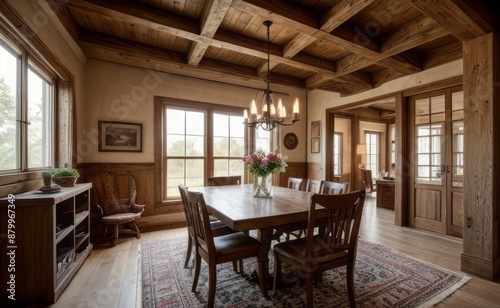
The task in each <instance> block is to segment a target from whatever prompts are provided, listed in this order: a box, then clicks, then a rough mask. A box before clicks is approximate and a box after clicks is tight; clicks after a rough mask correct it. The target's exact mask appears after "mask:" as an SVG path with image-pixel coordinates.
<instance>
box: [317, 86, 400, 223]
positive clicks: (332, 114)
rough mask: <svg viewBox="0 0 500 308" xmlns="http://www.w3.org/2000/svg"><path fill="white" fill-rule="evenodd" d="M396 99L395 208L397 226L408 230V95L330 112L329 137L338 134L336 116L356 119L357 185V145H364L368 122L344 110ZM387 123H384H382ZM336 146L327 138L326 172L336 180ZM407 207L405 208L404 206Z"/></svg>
mask: <svg viewBox="0 0 500 308" xmlns="http://www.w3.org/2000/svg"><path fill="white" fill-rule="evenodd" d="M391 97H394V98H395V101H396V118H395V130H396V168H395V172H396V185H395V206H394V214H395V220H394V223H395V224H396V225H398V226H406V225H408V219H407V217H408V214H407V211H408V208H407V207H406V200H407V192H406V190H407V187H406V186H407V180H406V178H407V177H408V167H407V162H406V149H407V146H406V136H407V127H406V125H405V123H406V118H407V116H406V107H405V100H404V94H403V93H402V92H397V93H392V94H389V95H384V96H380V97H375V98H371V99H367V100H363V101H359V102H356V103H353V104H348V105H344V106H339V107H335V108H329V109H326V136H331V135H332V134H333V133H334V131H335V130H334V128H335V126H334V122H335V120H334V118H335V116H342V117H347V118H351V119H352V121H353V122H352V125H351V127H352V136H353V137H352V138H353V140H352V149H351V161H352V163H351V178H352V179H353V183H356V182H355V179H356V178H357V177H358V176H359V169H358V161H357V160H356V145H357V144H358V143H359V142H360V140H359V135H360V134H359V123H358V121H359V120H364V119H363V118H361V117H357V116H353V115H350V114H346V113H345V112H344V110H346V109H347V108H351V107H356V106H359V107H362V106H363V105H365V104H367V103H369V102H371V101H375V100H381V99H386V98H391ZM381 122H383V121H381ZM332 149H333V146H332V144H331V138H327V140H326V157H327V159H326V160H325V167H326V168H325V169H326V178H327V179H328V178H329V177H331V178H333V174H332V172H333V171H332V170H333V169H332V168H333V164H332V162H331V160H330V159H328V157H331V155H332V154H333V153H332V151H333V150H332ZM355 189H360V187H356V186H355V185H353V190H355ZM403 205H405V206H403Z"/></svg>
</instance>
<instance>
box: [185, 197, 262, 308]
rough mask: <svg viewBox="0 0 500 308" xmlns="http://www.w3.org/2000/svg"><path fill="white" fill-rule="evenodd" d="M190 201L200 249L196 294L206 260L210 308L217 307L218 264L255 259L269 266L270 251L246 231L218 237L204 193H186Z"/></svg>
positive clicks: (208, 303)
mask: <svg viewBox="0 0 500 308" xmlns="http://www.w3.org/2000/svg"><path fill="white" fill-rule="evenodd" d="M186 198H187V203H188V209H189V212H190V215H192V218H193V229H194V234H195V236H194V241H195V247H196V250H197V253H196V254H195V257H196V262H195V273H194V278H193V286H192V291H193V292H196V287H197V285H198V278H199V276H200V266H201V259H203V260H205V262H206V263H207V265H208V301H207V307H213V306H214V302H215V289H216V282H217V268H216V267H217V264H221V263H226V262H231V261H236V260H242V259H246V258H251V257H257V262H258V263H260V264H262V263H265V259H266V257H267V250H266V249H265V247H264V245H262V243H261V242H260V241H258V240H257V239H255V238H253V237H251V236H249V235H247V234H245V233H243V232H236V233H231V234H226V235H221V236H218V237H214V235H213V230H212V228H211V227H210V220H209V217H208V210H207V205H206V203H205V199H204V198H203V194H202V193H200V192H192V191H186ZM258 276H259V284H260V290H261V292H262V295H263V296H264V297H266V298H268V294H267V288H266V284H265V282H264V279H263V277H262V276H261V275H258Z"/></svg>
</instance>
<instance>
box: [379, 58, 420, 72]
mask: <svg viewBox="0 0 500 308" xmlns="http://www.w3.org/2000/svg"><path fill="white" fill-rule="evenodd" d="M377 64H378V65H381V66H385V67H387V68H390V69H392V70H394V71H396V72H400V73H403V74H414V73H418V72H421V71H422V64H421V63H420V61H419V59H416V58H412V59H405V58H404V57H402V56H400V55H394V56H392V57H389V58H385V59H383V60H381V61H379V62H377Z"/></svg>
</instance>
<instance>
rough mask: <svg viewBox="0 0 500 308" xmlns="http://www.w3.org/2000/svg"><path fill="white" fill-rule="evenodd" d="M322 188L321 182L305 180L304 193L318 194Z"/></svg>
mask: <svg viewBox="0 0 500 308" xmlns="http://www.w3.org/2000/svg"><path fill="white" fill-rule="evenodd" d="M322 186H323V181H321V180H311V179H308V180H307V184H306V191H307V192H312V193H315V194H319V193H320V192H321V189H322Z"/></svg>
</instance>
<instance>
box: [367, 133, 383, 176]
mask: <svg viewBox="0 0 500 308" xmlns="http://www.w3.org/2000/svg"><path fill="white" fill-rule="evenodd" d="M365 141H366V169H368V170H372V177H373V178H376V177H377V173H378V171H379V161H380V133H376V132H365Z"/></svg>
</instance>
